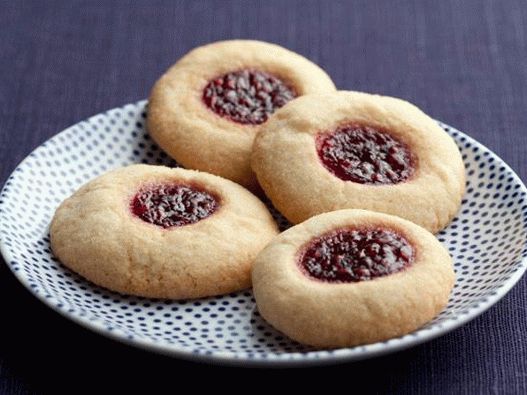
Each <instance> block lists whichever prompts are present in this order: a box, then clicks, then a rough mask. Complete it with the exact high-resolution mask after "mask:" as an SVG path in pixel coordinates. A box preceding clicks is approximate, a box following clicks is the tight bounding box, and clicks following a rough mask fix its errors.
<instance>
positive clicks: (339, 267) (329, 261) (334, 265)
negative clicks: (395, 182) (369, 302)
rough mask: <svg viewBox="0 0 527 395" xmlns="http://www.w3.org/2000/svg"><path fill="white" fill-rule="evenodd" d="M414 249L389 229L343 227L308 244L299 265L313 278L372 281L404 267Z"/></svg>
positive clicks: (408, 264)
mask: <svg viewBox="0 0 527 395" xmlns="http://www.w3.org/2000/svg"><path fill="white" fill-rule="evenodd" d="M413 260H414V250H413V248H412V246H411V244H410V243H409V242H408V241H407V240H406V239H405V238H404V237H403V236H402V235H400V234H398V233H396V232H394V231H391V230H387V229H369V228H364V229H343V230H337V231H333V232H330V233H328V234H326V235H323V236H321V237H319V238H317V239H315V240H313V241H312V242H311V243H309V244H308V245H307V247H306V248H305V250H304V251H303V252H302V254H301V256H300V259H299V265H300V267H301V269H302V271H303V272H304V273H305V274H306V275H307V276H309V277H312V278H314V279H317V280H321V281H326V282H332V283H348V282H357V281H365V280H372V279H374V278H376V277H382V276H387V275H389V274H392V273H397V272H399V271H401V270H404V269H405V268H407V267H408V266H410V265H411V264H412V263H413Z"/></svg>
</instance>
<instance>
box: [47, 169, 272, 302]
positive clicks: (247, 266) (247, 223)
mask: <svg viewBox="0 0 527 395" xmlns="http://www.w3.org/2000/svg"><path fill="white" fill-rule="evenodd" d="M277 233H278V230H277V226H276V224H275V222H274V220H273V218H272V216H271V214H270V213H269V211H268V210H267V208H266V207H265V205H264V204H263V203H262V202H261V201H260V200H258V199H257V198H256V197H255V196H254V195H252V194H251V193H250V192H249V191H247V190H246V189H244V188H243V187H241V186H240V185H238V184H236V183H234V182H232V181H229V180H225V179H223V178H221V177H217V176H214V175H211V174H206V173H201V172H198V171H194V170H185V169H170V168H166V167H161V166H148V165H132V166H128V167H124V168H121V169H118V170H114V171H111V172H108V173H106V174H104V175H102V176H100V177H98V178H96V179H94V180H93V181H90V182H89V183H87V184H86V185H84V186H83V187H81V188H80V189H79V190H78V191H77V192H75V193H74V194H73V196H71V197H70V198H68V199H66V200H65V201H64V202H63V203H62V204H61V205H60V207H59V208H58V209H57V211H56V213H55V216H54V218H53V221H52V223H51V229H50V234H51V246H52V250H53V252H54V254H55V255H56V256H57V258H58V259H59V260H60V261H61V262H62V263H63V264H64V265H66V266H67V267H69V268H70V269H72V270H73V271H75V272H77V273H79V274H80V275H82V276H84V277H85V278H87V279H88V280H90V281H92V282H93V283H95V284H97V285H100V286H103V287H106V288H108V289H110V290H113V291H117V292H121V293H124V294H132V295H138V296H144V297H154V298H171V299H183V298H197V297H204V296H211V295H218V294H224V293H229V292H233V291H236V290H240V289H244V288H247V287H249V286H250V285H251V281H250V280H251V274H250V273H251V272H250V271H251V265H252V263H253V261H254V259H255V257H256V255H257V254H258V252H259V251H260V250H261V249H262V248H263V247H264V246H265V245H266V244H267V243H268V242H269V241H270V240H271V239H272V238H273V237H274V236H275V235H276V234H277Z"/></svg>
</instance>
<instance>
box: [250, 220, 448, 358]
mask: <svg viewBox="0 0 527 395" xmlns="http://www.w3.org/2000/svg"><path fill="white" fill-rule="evenodd" d="M252 277H253V290H254V296H255V298H256V303H257V306H258V310H259V312H260V314H261V315H262V316H263V317H264V318H265V319H266V320H267V321H268V322H269V323H270V324H271V325H273V326H274V327H275V328H277V329H278V330H280V331H282V332H283V333H285V334H286V335H287V336H289V337H290V338H292V339H294V340H296V341H298V342H300V343H303V344H307V345H310V346H315V347H319V348H337V347H350V346H355V345H360V344H367V343H373V342H377V341H382V340H386V339H390V338H393V337H397V336H402V335H404V334H407V333H410V332H412V331H414V330H416V329H418V328H420V327H421V326H423V325H424V324H425V323H427V322H428V321H430V320H432V319H433V318H434V317H435V316H436V315H437V314H439V313H440V312H441V311H442V310H443V309H444V307H445V306H446V304H447V301H448V298H449V295H450V291H451V289H452V287H453V284H454V280H455V275H454V271H453V267H452V260H451V258H450V256H449V254H448V252H447V251H446V249H445V248H444V247H443V246H442V245H441V244H440V243H439V241H437V239H436V238H435V237H434V236H433V235H432V234H431V233H429V232H428V231H426V230H425V229H423V228H421V227H419V226H418V225H415V224H414V223H412V222H410V221H407V220H404V219H402V218H399V217H396V216H392V215H387V214H382V213H375V212H371V211H365V210H338V211H334V212H330V213H325V214H321V215H318V216H315V217H313V218H311V219H309V220H307V221H305V222H303V223H301V224H299V225H296V226H294V227H292V228H290V229H289V230H287V231H285V232H284V233H282V234H281V235H279V236H278V237H276V238H275V239H273V241H271V243H270V244H269V245H268V246H267V247H265V248H264V249H263V250H262V252H261V253H260V254H259V255H258V257H257V258H256V261H255V263H254V266H253V273H252Z"/></svg>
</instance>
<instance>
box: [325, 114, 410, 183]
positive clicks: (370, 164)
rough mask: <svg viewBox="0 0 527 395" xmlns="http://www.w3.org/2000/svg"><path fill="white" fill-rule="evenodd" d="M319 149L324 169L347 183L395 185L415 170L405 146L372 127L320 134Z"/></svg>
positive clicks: (345, 127) (345, 126)
mask: <svg viewBox="0 0 527 395" xmlns="http://www.w3.org/2000/svg"><path fill="white" fill-rule="evenodd" d="M316 146H317V151H318V156H319V158H320V160H321V161H322V163H323V164H324V166H325V167H326V168H327V169H328V170H329V171H330V172H331V173H333V174H334V175H335V176H337V177H338V178H340V179H342V180H344V181H353V182H358V183H361V184H396V183H399V182H403V181H405V180H407V179H409V178H410V177H411V176H412V174H413V173H414V170H415V166H414V165H415V160H414V159H413V157H412V153H411V152H410V150H409V148H408V147H407V146H406V145H405V144H404V143H402V142H400V141H398V140H396V139H395V138H394V137H392V136H391V135H390V134H388V133H386V132H383V131H381V130H378V129H376V128H373V127H370V126H363V125H357V124H351V125H344V126H341V127H339V128H338V129H337V130H335V131H334V132H332V133H322V134H319V135H318V137H317V140H316Z"/></svg>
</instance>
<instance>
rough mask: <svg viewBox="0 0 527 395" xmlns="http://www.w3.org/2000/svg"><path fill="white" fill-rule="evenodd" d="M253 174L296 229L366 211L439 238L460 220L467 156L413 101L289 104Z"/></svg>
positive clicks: (336, 99) (263, 135) (273, 124)
mask: <svg viewBox="0 0 527 395" xmlns="http://www.w3.org/2000/svg"><path fill="white" fill-rule="evenodd" d="M252 166H253V169H254V171H255V172H256V175H257V176H258V180H259V181H260V184H261V186H262V188H263V189H264V191H265V193H266V194H267V195H268V196H269V198H270V199H271V200H272V202H273V204H274V205H275V206H276V208H278V210H280V211H281V212H282V213H283V214H284V215H285V216H286V217H287V218H288V219H289V220H290V221H291V222H293V223H298V222H301V221H303V220H305V219H307V218H309V217H312V216H314V215H317V214H320V213H323V212H328V211H333V210H338V209H345V208H359V209H366V210H373V211H379V212H384V213H387V214H394V215H398V216H400V217H402V218H406V219H408V220H410V221H412V222H415V223H416V224H418V225H421V226H423V227H424V228H426V229H428V230H429V231H431V232H434V233H435V232H437V231H439V230H440V229H442V228H444V227H445V226H446V225H447V224H448V223H449V222H450V221H451V219H452V218H453V216H454V215H455V214H456V212H457V211H458V209H459V206H460V204H461V198H462V196H463V192H464V189H465V169H464V165H463V161H462V158H461V154H460V153H459V150H458V148H457V146H456V144H455V142H454V140H453V139H452V138H451V137H450V136H448V134H447V133H446V132H445V131H443V130H442V129H441V128H440V127H439V125H438V124H437V123H436V122H435V121H434V120H433V119H431V118H430V117H428V116H427V115H426V114H424V113H423V112H422V111H421V110H419V109H418V108H417V107H415V106H413V105H412V104H410V103H408V102H406V101H403V100H400V99H395V98H392V97H385V96H377V95H369V94H366V93H358V92H336V93H333V94H326V95H309V96H305V97H301V98H298V99H296V100H295V101H294V102H291V103H289V104H287V105H286V106H285V107H284V108H282V109H280V110H279V111H278V112H277V113H276V114H275V115H274V116H273V118H272V119H270V120H269V122H268V123H267V124H266V125H265V126H264V127H263V128H262V131H261V132H260V134H259V135H258V137H257V138H256V141H255V144H254V150H253V155H252Z"/></svg>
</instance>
